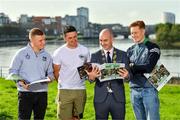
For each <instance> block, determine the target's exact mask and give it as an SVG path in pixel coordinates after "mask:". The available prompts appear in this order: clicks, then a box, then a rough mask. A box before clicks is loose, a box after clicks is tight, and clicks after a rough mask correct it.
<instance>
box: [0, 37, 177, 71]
mask: <svg viewBox="0 0 180 120" xmlns="http://www.w3.org/2000/svg"><path fill="white" fill-rule="evenodd" d="M79 42H80V43H81V44H83V45H85V46H86V47H88V48H89V49H90V52H91V53H93V52H95V51H96V50H98V49H99V41H98V39H94V40H91V39H89V40H84V41H83V40H80V41H79ZM62 44H64V41H57V40H54V41H51V42H48V43H47V44H46V48H45V49H46V50H47V51H48V52H49V53H50V54H52V53H53V51H54V50H55V49H57V48H58V47H59V46H61V45H62ZM132 44H133V43H132V41H131V40H114V46H115V47H116V48H119V49H121V50H124V51H126V50H127V48H129V47H130V46H131V45H132ZM24 46H25V45H18V46H13V47H0V66H9V65H10V62H11V59H12V58H13V56H14V54H15V52H16V51H17V50H18V49H20V48H22V47H24ZM179 61H180V50H161V58H160V62H161V63H163V64H164V65H165V66H166V67H167V69H168V70H169V71H170V72H172V73H179V72H180V62H179Z"/></svg>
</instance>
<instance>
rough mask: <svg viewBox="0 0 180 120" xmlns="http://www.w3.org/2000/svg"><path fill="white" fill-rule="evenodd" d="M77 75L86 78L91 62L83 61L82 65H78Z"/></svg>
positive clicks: (90, 69) (90, 68)
mask: <svg viewBox="0 0 180 120" xmlns="http://www.w3.org/2000/svg"><path fill="white" fill-rule="evenodd" d="M77 69H78V72H79V76H80V78H81V79H84V78H87V76H88V75H87V73H86V70H87V71H88V72H91V71H92V64H91V63H84V64H83V65H82V66H80V67H78V68H77Z"/></svg>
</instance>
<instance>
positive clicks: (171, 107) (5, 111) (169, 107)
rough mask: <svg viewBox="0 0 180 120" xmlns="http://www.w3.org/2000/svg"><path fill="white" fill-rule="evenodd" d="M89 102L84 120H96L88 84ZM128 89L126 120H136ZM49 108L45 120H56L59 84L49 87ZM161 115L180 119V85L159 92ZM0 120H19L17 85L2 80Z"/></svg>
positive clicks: (127, 88)
mask: <svg viewBox="0 0 180 120" xmlns="http://www.w3.org/2000/svg"><path fill="white" fill-rule="evenodd" d="M86 86H87V102H86V106H85V112H84V119H86V120H94V107H93V93H94V84H89V83H88V82H87V83H86ZM125 89H126V120H135V118H134V115H133V110H132V106H131V103H130V94H129V86H128V84H127V83H126V84H125ZM48 92H49V93H48V108H47V111H46V116H45V120H56V106H57V104H56V95H57V83H56V82H53V83H51V84H50V85H49V91H48ZM159 98H160V115H161V119H162V120H179V119H180V114H179V113H180V85H170V84H168V85H166V86H165V87H164V88H162V90H161V91H160V92H159ZM0 120H17V90H16V86H15V83H14V82H12V81H6V80H4V79H3V78H0Z"/></svg>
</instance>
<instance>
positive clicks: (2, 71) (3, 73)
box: [0, 66, 9, 77]
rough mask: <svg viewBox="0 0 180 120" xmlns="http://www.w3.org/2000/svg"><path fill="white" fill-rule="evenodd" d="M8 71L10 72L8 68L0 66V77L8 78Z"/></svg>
mask: <svg viewBox="0 0 180 120" xmlns="http://www.w3.org/2000/svg"><path fill="white" fill-rule="evenodd" d="M8 71H9V67H8V66H0V77H7V76H8V73H9V72H8Z"/></svg>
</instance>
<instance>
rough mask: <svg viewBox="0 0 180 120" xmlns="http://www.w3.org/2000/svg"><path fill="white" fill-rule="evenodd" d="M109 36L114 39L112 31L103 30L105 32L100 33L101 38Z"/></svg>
mask: <svg viewBox="0 0 180 120" xmlns="http://www.w3.org/2000/svg"><path fill="white" fill-rule="evenodd" d="M105 35H106V36H109V37H113V34H112V31H111V30H110V29H107V28H106V29H103V30H101V32H100V33H99V38H100V37H101V36H105Z"/></svg>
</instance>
